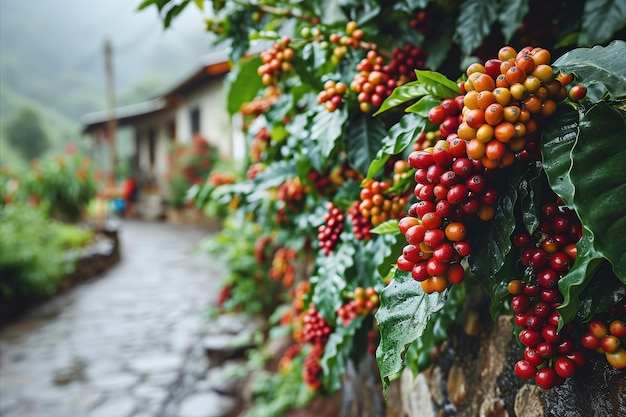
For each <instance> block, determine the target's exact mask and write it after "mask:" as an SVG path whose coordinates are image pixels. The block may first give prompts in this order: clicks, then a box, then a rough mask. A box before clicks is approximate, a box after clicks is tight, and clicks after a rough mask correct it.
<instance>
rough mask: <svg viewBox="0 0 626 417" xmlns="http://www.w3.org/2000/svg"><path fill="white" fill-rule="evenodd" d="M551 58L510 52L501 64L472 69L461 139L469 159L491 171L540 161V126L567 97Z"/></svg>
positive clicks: (539, 52) (502, 53)
mask: <svg viewBox="0 0 626 417" xmlns="http://www.w3.org/2000/svg"><path fill="white" fill-rule="evenodd" d="M549 62H550V52H549V51H548V50H546V49H543V48H532V47H530V46H529V47H525V48H523V49H522V50H520V51H519V52H517V51H516V50H515V49H513V48H512V47H510V46H505V47H502V48H501V49H500V50H499V51H498V58H497V59H490V60H488V61H486V62H485V63H484V64H480V63H474V64H471V65H470V66H469V67H468V68H467V70H466V74H467V76H468V78H467V81H465V82H464V83H461V84H460V87H461V91H462V92H463V93H464V98H463V104H464V106H463V108H462V122H461V124H460V125H459V126H458V129H457V134H458V135H459V137H460V138H461V139H464V140H467V141H468V144H467V154H468V155H469V156H470V157H471V158H473V159H480V160H482V162H483V165H485V166H486V167H487V168H498V167H500V168H502V167H506V166H509V165H512V164H513V163H514V162H515V160H516V156H517V157H518V158H519V159H526V158H531V157H532V158H537V157H538V151H539V149H538V148H539V142H538V137H537V134H536V133H537V121H541V120H542V119H545V118H547V117H549V116H551V115H552V114H553V113H554V112H555V111H556V107H557V102H559V101H562V100H563V99H564V98H565V97H566V96H567V92H566V90H565V88H564V86H563V85H562V84H561V82H560V81H559V80H558V79H557V78H556V77H555V74H554V70H553V69H552V67H551V66H550V65H549Z"/></svg>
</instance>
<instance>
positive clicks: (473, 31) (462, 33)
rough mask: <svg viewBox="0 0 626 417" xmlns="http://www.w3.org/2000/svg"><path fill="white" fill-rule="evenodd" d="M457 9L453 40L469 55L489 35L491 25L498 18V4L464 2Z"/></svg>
mask: <svg viewBox="0 0 626 417" xmlns="http://www.w3.org/2000/svg"><path fill="white" fill-rule="evenodd" d="M459 8H460V10H461V12H460V13H459V17H458V18H457V20H456V32H455V34H454V40H455V41H456V43H458V44H459V46H460V47H461V51H463V53H464V54H466V55H470V54H471V53H472V52H473V51H474V50H475V49H476V48H478V47H479V46H480V44H481V43H482V42H483V40H484V39H485V38H486V37H487V36H488V35H489V34H490V33H491V25H492V24H493V23H494V22H495V21H496V18H497V17H498V2H497V1H496V0H465V1H464V2H463V4H461V5H460V6H459Z"/></svg>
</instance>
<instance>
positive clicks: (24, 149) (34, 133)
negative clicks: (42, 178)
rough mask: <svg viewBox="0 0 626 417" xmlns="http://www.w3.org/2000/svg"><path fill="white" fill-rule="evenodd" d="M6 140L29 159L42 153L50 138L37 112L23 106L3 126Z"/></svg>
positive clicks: (48, 144)
mask: <svg viewBox="0 0 626 417" xmlns="http://www.w3.org/2000/svg"><path fill="white" fill-rule="evenodd" d="M4 133H5V134H6V137H7V140H8V142H9V143H10V144H11V147H12V148H13V149H15V150H16V151H17V152H18V153H19V154H20V155H21V156H22V157H23V158H24V159H26V160H27V161H30V160H32V159H35V158H38V157H40V156H41V155H43V154H44V153H45V152H46V151H47V150H48V148H49V147H50V139H49V138H48V135H47V134H46V131H45V130H44V128H43V125H42V122H41V117H40V115H39V113H38V112H37V111H36V110H34V109H32V108H28V107H25V108H23V109H21V110H20V112H19V113H17V114H16V115H15V116H13V117H12V118H11V119H10V120H9V121H7V123H6V125H5V126H4Z"/></svg>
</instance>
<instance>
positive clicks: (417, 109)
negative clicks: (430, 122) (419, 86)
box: [405, 96, 441, 117]
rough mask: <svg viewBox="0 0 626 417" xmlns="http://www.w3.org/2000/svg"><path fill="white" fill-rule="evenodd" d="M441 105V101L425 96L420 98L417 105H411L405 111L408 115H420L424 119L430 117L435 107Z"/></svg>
mask: <svg viewBox="0 0 626 417" xmlns="http://www.w3.org/2000/svg"><path fill="white" fill-rule="evenodd" d="M440 104H441V100H439V99H436V98H433V97H432V96H424V97H422V98H420V99H419V100H418V101H417V103H415V104H411V105H410V106H409V107H407V109H406V110H405V111H406V112H407V113H415V114H419V115H420V116H422V117H428V112H429V111H430V109H432V108H433V107H435V106H438V105H440Z"/></svg>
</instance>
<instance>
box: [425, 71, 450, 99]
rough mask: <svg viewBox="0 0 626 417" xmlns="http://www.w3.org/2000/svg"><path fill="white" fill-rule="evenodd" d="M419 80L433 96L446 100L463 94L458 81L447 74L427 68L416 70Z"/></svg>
mask: <svg viewBox="0 0 626 417" xmlns="http://www.w3.org/2000/svg"><path fill="white" fill-rule="evenodd" d="M415 75H416V76H417V81H418V82H419V83H420V84H421V85H422V86H423V87H424V88H425V89H426V91H428V94H430V95H431V96H432V97H433V98H436V99H440V100H444V99H446V98H454V97H456V96H458V95H459V94H461V90H460V89H459V86H458V85H457V83H456V82H454V81H452V80H450V79H448V78H447V77H446V76H445V75H443V74H441V73H438V72H435V71H426V70H415Z"/></svg>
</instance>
